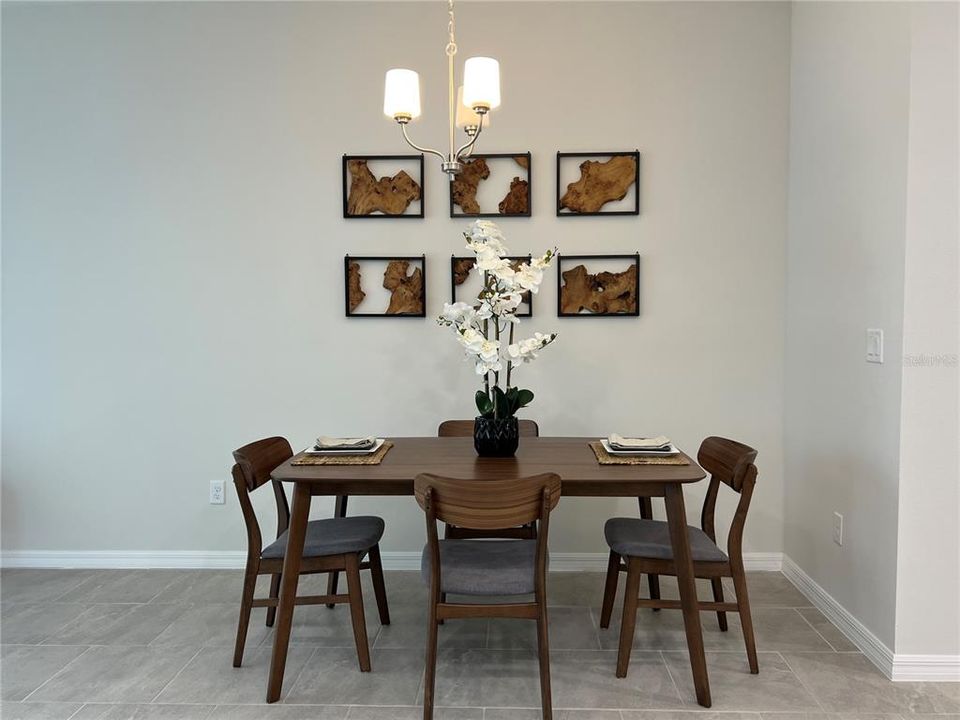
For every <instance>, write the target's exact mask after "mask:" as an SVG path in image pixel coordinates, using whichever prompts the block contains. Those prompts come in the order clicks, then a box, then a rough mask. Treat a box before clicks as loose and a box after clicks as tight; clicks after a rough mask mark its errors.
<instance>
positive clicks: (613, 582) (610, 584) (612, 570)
mask: <svg viewBox="0 0 960 720" xmlns="http://www.w3.org/2000/svg"><path fill="white" fill-rule="evenodd" d="M619 579H620V555H619V554H617V553H615V552H614V551H613V550H611V551H610V561H609V562H608V563H607V582H606V585H604V587H603V608H602V609H601V610H600V627H602V628H603V629H604V630H606V629H607V628H608V627H610V615H611V614H612V613H613V603H614V602H615V601H616V599H617V581H618V580H619Z"/></svg>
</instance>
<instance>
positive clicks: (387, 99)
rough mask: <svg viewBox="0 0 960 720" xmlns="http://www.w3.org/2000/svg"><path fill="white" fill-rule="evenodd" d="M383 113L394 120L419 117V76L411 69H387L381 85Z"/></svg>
mask: <svg viewBox="0 0 960 720" xmlns="http://www.w3.org/2000/svg"><path fill="white" fill-rule="evenodd" d="M383 114H384V115H386V116H387V117H391V118H393V119H394V120H396V119H397V118H407V119H411V120H412V119H413V118H417V117H420V76H419V75H418V74H417V73H415V72H414V71H413V70H405V69H403V68H394V69H392V70H387V77H386V81H385V82H384V87H383Z"/></svg>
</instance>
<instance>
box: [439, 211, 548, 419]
mask: <svg viewBox="0 0 960 720" xmlns="http://www.w3.org/2000/svg"><path fill="white" fill-rule="evenodd" d="M463 236H464V238H465V239H466V241H467V249H468V250H472V251H473V252H474V253H475V254H476V256H477V260H476V264H475V267H476V268H477V270H479V271H480V272H482V273H483V289H482V290H481V291H480V294H479V295H478V296H477V301H476V303H474V304H470V303H465V302H456V303H445V304H444V306H443V313H442V314H441V315H440V317H438V318H437V322H438V323H439V324H440V325H444V326H447V327H451V328H453V330H454V332H455V334H456V337H457V340H458V341H459V342H460V344H461V345H462V346H463V349H464V351H465V353H466V356H467V359H468V360H471V361H472V362H473V363H474V368H475V370H476V373H477V375H480V376H482V377H483V389H482V390H477V396H476V399H477V410H479V411H480V415H481V416H483V417H486V418H498V419H499V418H508V417H512V416H513V415H514V414H516V412H517V411H518V410H519V409H520V408H522V407H525V406H526V405H529V404H530V402H532V401H533V393H532V392H530V391H529V390H525V389H519V388H517V387H514V386H513V385H511V383H512V381H513V371H514V369H515V368H516V367H517V366H518V365H523V364H526V363H530V362H532V361H533V360H535V359H536V358H537V354H538V353H539V351H540V350H542V349H543V348H545V347H546V346H547V345H549V344H550V343H552V342H553V341H554V340H555V339H556V337H557V334H556V333H551V334H549V335H545V334H543V333H539V332H538V333H534V334H533V336H531V337H528V338H524V339H522V340H516V341H515V340H514V335H515V329H516V327H517V326H518V325H519V324H520V319H519V318H518V317H517V308H518V307H519V306H520V305H521V303H522V302H523V296H524V294H526V293H528V292H529V293H534V294H536V293H537V292H538V291H539V289H540V283H541V282H543V271H544V270H545V269H546V268H547V267H549V266H550V263H551V262H552V261H553V258H554V257H555V256H556V248H554V249H553V250H548V251H547V252H546V253H544V254H543V255H542V256H541V257H538V258H534V259H533V260H531V261H530V262H524V263H519V264H517V263H516V262H515V261H512V260H510V259H509V258H507V257H506V256H507V255H508V254H509V251H508V250H507V247H506V245H505V243H504V237H503V233H502V232H501V231H500V228H499V227H498V226H497V225H496V223H492V222H489V221H487V220H477V221H476V222H475V223H474V224H473V225H471V226H470V229H469V230H468V231H467V232H465V233H464V234H463ZM501 377H502V378H503V380H504V383H503V386H502V387H501V383H500V380H501ZM491 381H492V382H491Z"/></svg>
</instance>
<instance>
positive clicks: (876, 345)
mask: <svg viewBox="0 0 960 720" xmlns="http://www.w3.org/2000/svg"><path fill="white" fill-rule="evenodd" d="M867 362H868V363H882V362H883V330H877V329H873V328H867Z"/></svg>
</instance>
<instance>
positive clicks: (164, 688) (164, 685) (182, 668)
mask: <svg viewBox="0 0 960 720" xmlns="http://www.w3.org/2000/svg"><path fill="white" fill-rule="evenodd" d="M201 652H203V648H202V647H200V648H198V649H197V651H196V652H195V653H194V654H193V655H191V656H190V659H189V660H187V661H186V662H185V663H184V664H183V665H182V666H181V668H180V669H179V670H177V672H175V673H174V674H173V677H171V678H170V679H169V680H167V682H165V683H164V684H163V687H162V688H160V690H159V692H157V694H156V695H154V696H153V700H151V701H150V702H149V703H147V704H148V705H151V704H153V703H154V702H156V699H157V698H158V697H160V696H161V695H162V694H163V691H164V690H166V689H167V688H168V687H170V684H171V683H172V682H173V681H174V680H176V679H177V678H178V677H180V674H181V673H182V672H183V671H184V670H186V669H187V666H188V665H189V664H190V663H192V662H193V661H194V660H195V659H196V658H197V656H198V655H199V654H200V653H201Z"/></svg>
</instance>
